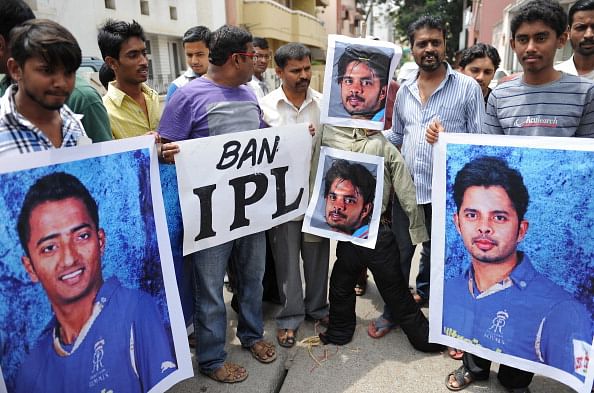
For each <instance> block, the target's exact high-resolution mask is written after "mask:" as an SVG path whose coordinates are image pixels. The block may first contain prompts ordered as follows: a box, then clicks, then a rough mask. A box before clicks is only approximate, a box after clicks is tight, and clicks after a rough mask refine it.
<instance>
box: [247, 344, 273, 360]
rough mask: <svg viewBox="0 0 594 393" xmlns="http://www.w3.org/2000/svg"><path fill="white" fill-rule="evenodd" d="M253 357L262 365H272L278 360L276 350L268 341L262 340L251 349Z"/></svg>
mask: <svg viewBox="0 0 594 393" xmlns="http://www.w3.org/2000/svg"><path fill="white" fill-rule="evenodd" d="M250 352H251V353H252V356H253V357H254V358H256V360H257V361H259V362H261V363H272V362H274V360H275V359H276V348H274V344H272V343H271V342H268V341H264V340H260V341H258V342H256V343H255V344H253V345H252V346H251V347H250Z"/></svg>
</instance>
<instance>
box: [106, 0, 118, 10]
mask: <svg viewBox="0 0 594 393" xmlns="http://www.w3.org/2000/svg"><path fill="white" fill-rule="evenodd" d="M105 8H107V9H108V10H115V9H116V6H115V0H105Z"/></svg>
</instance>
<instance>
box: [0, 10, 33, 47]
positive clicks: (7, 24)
mask: <svg viewBox="0 0 594 393" xmlns="http://www.w3.org/2000/svg"><path fill="white" fill-rule="evenodd" d="M30 19H35V14H34V13H33V11H32V10H31V7H29V5H27V3H25V2H24V1H23V0H2V1H0V35H1V36H2V37H3V38H4V41H6V43H8V37H9V35H10V31H11V30H12V29H14V28H15V27H16V26H18V25H20V24H21V23H23V22H26V21H28V20H30Z"/></svg>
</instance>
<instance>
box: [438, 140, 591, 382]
mask: <svg viewBox="0 0 594 393" xmlns="http://www.w3.org/2000/svg"><path fill="white" fill-rule="evenodd" d="M489 145H490V146H489ZM434 154H435V159H434V165H435V169H434V177H433V193H434V194H433V204H434V216H433V220H434V225H433V234H432V239H433V243H432V255H434V259H433V260H434V261H436V263H435V264H433V267H432V272H431V281H432V291H434V292H433V293H435V294H438V295H437V296H435V295H432V297H431V305H430V310H431V314H430V322H431V325H430V326H431V331H430V339H431V340H434V341H437V342H440V343H443V344H446V345H449V346H452V347H456V348H460V349H463V350H465V351H467V352H470V353H473V354H476V355H478V356H480V357H483V358H486V359H490V360H494V361H496V362H500V363H503V364H506V365H508V366H512V367H517V368H520V369H523V370H527V371H532V372H536V373H540V374H544V375H546V376H549V377H552V378H554V379H557V380H559V381H561V382H563V383H565V384H567V385H569V386H571V387H572V388H573V389H575V390H577V391H580V392H590V391H591V388H592V381H593V379H594V372H593V370H592V367H590V368H588V361H589V359H591V358H592V340H593V337H594V329H593V320H592V315H593V313H592V311H593V310H594V296H593V293H594V288H593V287H592V285H593V283H594V280H593V279H594V273H593V272H594V262H593V260H592V257H591V256H592V255H594V242H593V241H592V236H591V228H592V226H594V209H592V206H593V204H594V198H593V197H592V193H591V190H592V189H593V187H594V164H593V163H594V159H593V158H594V143H592V141H591V140H585V139H580V140H576V139H574V138H554V139H553V138H540V137H509V136H507V137H506V136H487V135H463V136H462V135H456V134H443V135H441V136H440V139H439V143H438V144H436V145H435V146H434ZM560 245H561V246H560ZM439 262H442V263H441V264H440V263H439ZM441 294H443V297H440V296H439V295H441Z"/></svg>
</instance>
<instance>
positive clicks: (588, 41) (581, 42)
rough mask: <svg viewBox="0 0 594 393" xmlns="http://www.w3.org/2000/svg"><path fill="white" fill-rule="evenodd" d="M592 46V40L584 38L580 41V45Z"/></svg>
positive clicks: (593, 40)
mask: <svg viewBox="0 0 594 393" xmlns="http://www.w3.org/2000/svg"><path fill="white" fill-rule="evenodd" d="M592 44H594V38H584V39H583V40H581V41H580V45H592Z"/></svg>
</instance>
